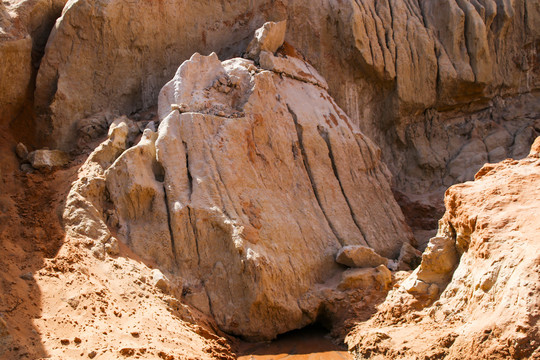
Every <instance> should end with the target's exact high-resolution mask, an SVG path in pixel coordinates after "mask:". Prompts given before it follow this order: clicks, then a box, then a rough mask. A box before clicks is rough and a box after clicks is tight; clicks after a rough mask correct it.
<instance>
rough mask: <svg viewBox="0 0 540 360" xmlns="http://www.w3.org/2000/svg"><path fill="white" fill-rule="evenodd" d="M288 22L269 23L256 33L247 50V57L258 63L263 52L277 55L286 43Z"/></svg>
mask: <svg viewBox="0 0 540 360" xmlns="http://www.w3.org/2000/svg"><path fill="white" fill-rule="evenodd" d="M286 30H287V21H286V20H285V21H280V22H278V23H275V22H267V23H265V24H264V25H263V26H262V27H261V28H259V29H257V30H256V31H255V36H254V37H253V40H251V42H250V43H249V45H248V47H247V50H246V57H247V58H249V59H253V60H256V61H258V60H259V55H260V54H261V52H262V51H267V52H269V53H272V54H273V53H275V52H276V51H277V50H278V49H279V48H280V47H281V45H283V42H284V41H285V32H286Z"/></svg>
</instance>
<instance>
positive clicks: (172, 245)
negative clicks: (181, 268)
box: [163, 184, 178, 266]
mask: <svg viewBox="0 0 540 360" xmlns="http://www.w3.org/2000/svg"><path fill="white" fill-rule="evenodd" d="M163 196H164V197H165V209H166V210H167V226H168V227H169V234H170V236H171V248H172V253H173V259H174V264H175V265H176V266H178V258H177V256H176V242H175V240H174V231H173V227H172V215H171V209H170V207H169V199H168V197H167V186H165V184H163Z"/></svg>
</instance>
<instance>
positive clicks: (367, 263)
mask: <svg viewBox="0 0 540 360" xmlns="http://www.w3.org/2000/svg"><path fill="white" fill-rule="evenodd" d="M336 262H337V263H339V264H343V265H345V266H349V267H357V268H367V267H377V266H379V265H386V264H388V259H387V258H385V257H382V256H380V255H379V254H377V253H376V252H375V251H373V249H371V248H369V247H366V246H362V245H348V246H344V247H342V248H341V249H339V251H338V253H337V255H336Z"/></svg>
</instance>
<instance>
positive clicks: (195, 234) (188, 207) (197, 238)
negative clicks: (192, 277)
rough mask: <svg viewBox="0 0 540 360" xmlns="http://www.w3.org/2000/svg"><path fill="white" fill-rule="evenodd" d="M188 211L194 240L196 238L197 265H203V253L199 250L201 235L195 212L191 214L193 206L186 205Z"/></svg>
mask: <svg viewBox="0 0 540 360" xmlns="http://www.w3.org/2000/svg"><path fill="white" fill-rule="evenodd" d="M186 208H187V211H188V217H189V223H190V224H191V229H192V230H193V240H195V250H197V265H198V266H199V268H200V266H201V253H200V252H199V237H198V236H197V227H196V223H194V220H195V219H194V218H195V214H193V216H192V215H191V207H190V206H186Z"/></svg>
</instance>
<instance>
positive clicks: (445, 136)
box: [35, 0, 540, 242]
mask: <svg viewBox="0 0 540 360" xmlns="http://www.w3.org/2000/svg"><path fill="white" fill-rule="evenodd" d="M126 14H129V16H127V15H126ZM156 18H159V19H161V20H160V21H159V22H156V21H154V20H155V19H156ZM539 18H540V9H539V7H538V5H537V4H536V3H535V2H531V1H526V0H516V1H511V2H510V1H507V0H489V1H476V0H463V1H462V0H459V1H457V0H444V1H438V2H433V1H430V0H420V1H412V0H399V1H352V0H350V1H341V2H337V3H336V2H334V1H328V0H318V1H315V2H313V1H309V2H306V1H305V0H280V1H268V0H266V1H264V0H258V1H256V2H246V1H240V0H238V1H235V2H228V3H227V4H226V5H222V4H219V3H216V2H213V1H198V2H196V3H193V4H192V3H189V5H187V4H185V3H184V2H180V1H172V2H167V3H166V4H161V5H160V6H157V5H156V4H155V3H152V2H149V3H144V4H139V3H133V2H129V1H126V0H115V1H112V2H107V3H102V2H88V1H85V0H79V1H74V2H72V3H71V4H70V6H69V7H67V8H66V11H65V13H64V16H63V17H62V18H61V19H60V20H59V23H58V26H57V28H56V30H55V31H54V33H53V35H52V36H51V38H50V40H49V46H48V49H47V53H46V54H45V57H44V61H43V64H42V66H41V67H40V71H39V76H38V82H37V88H36V92H35V98H36V101H35V107H36V110H37V113H38V116H39V121H38V126H39V129H38V131H39V132H40V134H42V136H47V138H48V139H49V142H50V143H51V144H50V145H51V146H54V147H57V146H56V145H59V146H60V147H62V148H64V149H67V148H70V147H72V146H73V145H74V144H75V143H76V142H77V141H76V138H75V134H76V129H77V127H78V125H77V122H78V121H81V119H86V118H88V117H91V116H93V115H94V114H95V113H99V112H104V111H105V112H106V111H119V112H120V113H122V114H126V115H129V114H130V113H132V112H135V111H138V110H140V109H143V108H148V107H151V106H153V105H155V98H156V94H157V93H158V91H159V89H160V88H161V87H162V85H163V84H164V83H165V82H166V81H168V80H169V79H170V77H171V76H172V75H173V73H174V71H175V70H176V67H177V64H179V63H181V62H182V61H184V60H187V59H188V58H189V57H190V56H191V54H193V53H194V52H200V53H203V54H209V53H210V52H212V51H216V52H217V53H218V55H219V56H220V57H221V58H230V57H231V56H233V55H240V54H241V53H242V52H243V51H244V49H245V46H246V45H247V44H248V42H249V38H250V36H251V34H252V33H253V31H254V30H255V29H256V28H257V27H258V26H260V25H262V23H263V22H264V21H266V20H275V21H278V20H285V19H286V20H287V35H286V40H287V41H288V42H289V43H291V44H292V45H293V46H294V47H295V48H297V49H298V50H300V52H301V53H302V54H303V55H305V56H306V58H308V59H309V60H310V62H311V63H312V64H313V65H314V67H315V68H316V69H317V70H318V72H319V73H321V74H322V75H323V76H324V77H325V78H326V79H327V80H328V86H329V93H330V95H332V96H333V97H334V98H335V99H336V102H337V104H338V105H339V106H340V107H341V108H342V109H344V110H345V112H346V113H347V114H348V115H349V117H350V118H351V120H352V122H353V123H355V124H356V125H357V126H358V127H359V128H360V130H362V131H363V132H364V133H365V134H366V135H368V136H369V137H370V138H372V139H373V140H374V141H375V142H376V143H377V144H378V145H379V146H380V147H381V149H382V156H383V161H385V162H386V163H387V165H388V166H389V168H390V170H391V172H392V174H393V175H394V181H393V183H392V186H393V188H394V189H395V190H397V191H399V193H400V194H401V195H400V197H401V199H402V201H400V205H402V206H407V207H408V208H409V209H411V211H409V212H408V214H407V218H408V221H409V224H410V225H411V226H413V228H414V230H415V233H416V235H417V237H418V238H419V240H420V242H424V241H427V239H428V238H429V237H430V236H432V235H433V233H434V230H435V228H436V222H437V220H438V218H439V217H440V216H442V213H443V212H444V209H443V208H442V197H443V193H444V190H445V189H446V187H448V186H450V185H452V184H455V183H458V182H462V181H466V180H471V179H472V176H473V175H474V173H475V172H476V171H477V170H478V169H479V168H480V167H481V166H482V165H483V163H484V162H485V161H486V160H487V161H491V162H495V161H500V160H502V159H504V158H506V157H515V158H521V157H523V156H526V151H527V149H528V148H529V146H530V144H531V143H532V141H533V139H534V138H535V137H536V136H537V135H538V134H540V124H538V122H537V119H538V118H540V112H539V111H538V103H539V102H540V100H539V97H538V91H537V90H538V88H539V84H540V77H539V76H538V74H539V69H540V67H539V66H538V61H537V58H538V50H537V49H538V41H539V39H540V30H538V21H539V20H538V19H539ZM178 34H181V35H178ZM261 36H262V33H261ZM135 39H136V40H135ZM95 44H108V45H107V46H105V47H104V48H103V49H101V51H98V52H96V51H95ZM127 69H129V70H127ZM336 69H339V71H336ZM75 89H76V90H75ZM494 139H499V140H500V139H503V140H504V141H502V142H499V141H495V142H494V141H493V140H494ZM425 209H428V211H427V212H426V211H424V210H425ZM409 214H410V216H409ZM428 230H431V232H429V231H428ZM426 231H427V232H426Z"/></svg>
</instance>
